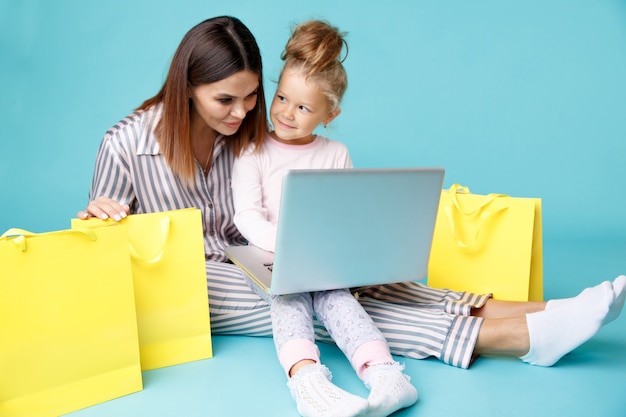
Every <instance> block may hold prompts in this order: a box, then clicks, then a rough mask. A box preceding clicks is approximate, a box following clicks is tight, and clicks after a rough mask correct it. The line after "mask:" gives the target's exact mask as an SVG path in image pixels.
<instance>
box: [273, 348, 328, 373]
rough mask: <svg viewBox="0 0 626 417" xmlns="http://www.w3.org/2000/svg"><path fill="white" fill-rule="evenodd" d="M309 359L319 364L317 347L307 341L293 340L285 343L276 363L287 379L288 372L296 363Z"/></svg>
mask: <svg viewBox="0 0 626 417" xmlns="http://www.w3.org/2000/svg"><path fill="white" fill-rule="evenodd" d="M305 359H310V360H312V361H315V362H317V363H319V361H320V350H319V348H318V347H317V345H316V344H315V343H313V342H311V341H310V340H308V339H294V340H289V341H287V342H286V343H285V344H284V345H283V347H282V349H281V350H280V352H279V353H278V361H279V362H280V365H281V366H282V367H283V370H284V371H285V374H286V375H287V377H289V370H290V369H291V368H292V367H293V366H294V365H295V364H296V363H298V362H300V361H302V360H305Z"/></svg>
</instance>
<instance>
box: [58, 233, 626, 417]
mask: <svg viewBox="0 0 626 417" xmlns="http://www.w3.org/2000/svg"><path fill="white" fill-rule="evenodd" d="M624 273H626V241H625V240H621V241H574V242H570V241H566V240H563V241H558V242H556V241H555V242H548V243H544V277H545V283H544V292H545V296H546V298H552V297H566V296H572V295H575V294H576V293H578V292H579V290H580V289H581V288H583V287H585V286H590V285H595V284H596V283H598V282H599V281H601V280H604V279H613V278H614V277H615V276H617V275H619V274H624ZM213 348H214V357H213V358H212V359H207V360H203V361H197V362H193V363H189V364H184V365H178V366H173V367H169V368H164V369H157V370H153V371H147V372H144V390H143V391H141V392H138V393H136V394H132V395H128V396H125V397H122V398H119V399H116V400H112V401H109V402H106V403H103V404H98V405H95V406H93V407H90V408H87V409H84V410H81V411H77V412H74V413H71V414H69V415H70V416H72V417H111V416H115V417H138V416H146V417H159V416H163V417H165V416H167V417H170V416H177V417H178V416H185V417H196V416H198V417H200V416H202V417H206V416H215V417H241V416H262V417H265V416H268V417H270V416H271V417H280V416H297V412H296V409H295V405H294V403H293V401H292V399H291V397H290V395H289V392H288V389H287V387H286V385H285V378H284V375H283V374H282V370H281V369H280V367H279V366H278V363H277V361H276V358H275V353H274V346H273V344H272V340H271V339H269V338H250V337H239V336H237V337H235V336H215V337H214V347H213ZM320 350H321V352H322V360H323V361H324V362H325V364H326V365H327V366H328V367H329V368H330V369H331V370H332V371H333V373H334V381H335V382H336V383H337V384H338V385H339V386H341V387H343V388H346V389H348V390H349V391H352V392H354V393H356V394H360V395H363V396H366V395H367V390H366V388H365V387H364V386H363V385H362V383H361V382H360V380H358V379H357V377H356V376H355V375H354V374H353V372H352V370H351V368H350V366H349V364H348V362H347V360H346V359H345V358H344V357H343V356H342V355H341V353H340V352H339V350H338V349H337V348H336V347H335V346H332V345H324V344H321V345H320ZM399 359H400V360H401V361H403V362H404V363H405V364H406V373H407V374H408V375H410V376H411V377H412V381H413V383H414V384H415V386H416V387H417V389H418V391H419V393H420V398H419V400H418V402H417V404H416V405H414V406H413V407H411V408H409V409H406V410H402V411H399V412H397V413H395V414H394V416H398V417H401V416H405V417H406V416H415V417H418V416H419V417H435V416H437V417H441V416H446V415H455V414H457V413H459V414H460V415H462V416H464V417H474V416H481V417H485V416H494V417H515V416H534V417H536V416H551V417H554V416H568V417H573V416H598V417H624V416H626V395H625V394H626V314H625V315H622V316H621V317H620V318H618V319H617V320H616V321H615V322H613V323H611V324H609V325H608V326H606V327H604V328H603V329H602V330H601V331H600V332H599V333H598V334H597V335H596V337H595V338H594V339H592V340H590V341H588V342H587V343H585V344H583V345H582V346H581V347H579V348H578V349H576V350H575V351H573V352H572V353H570V354H569V355H567V356H565V357H564V358H563V359H562V360H561V361H560V362H559V363H558V364H557V365H555V366H553V367H551V368H541V367H535V366H530V365H526V364H524V363H523V362H521V361H519V360H518V359H515V358H491V357H481V358H478V359H477V360H476V362H474V364H473V365H472V366H471V368H470V369H469V370H462V369H457V368H453V367H451V366H447V365H444V364H442V363H440V362H438V361H436V360H422V361H419V360H411V359H409V360H406V359H403V358H399Z"/></svg>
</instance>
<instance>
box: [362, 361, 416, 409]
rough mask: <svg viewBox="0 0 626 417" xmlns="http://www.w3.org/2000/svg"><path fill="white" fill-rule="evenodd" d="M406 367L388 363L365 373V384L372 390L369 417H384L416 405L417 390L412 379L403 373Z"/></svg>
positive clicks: (373, 366) (369, 368) (369, 369)
mask: <svg viewBox="0 0 626 417" xmlns="http://www.w3.org/2000/svg"><path fill="white" fill-rule="evenodd" d="M403 369H404V366H401V365H400V364H399V363H398V362H388V363H384V364H377V365H372V366H370V367H368V368H367V369H366V370H365V372H363V382H365V386H366V387H368V388H369V389H370V395H369V397H368V398H367V400H368V402H369V406H370V408H369V412H368V414H367V415H368V417H384V416H388V415H389V414H391V413H393V412H395V411H397V410H399V409H401V408H405V407H408V406H410V405H413V404H415V402H416V401H417V390H416V389H415V387H414V386H413V385H411V383H410V379H411V378H410V377H409V376H408V375H405V374H403V373H402V370H403Z"/></svg>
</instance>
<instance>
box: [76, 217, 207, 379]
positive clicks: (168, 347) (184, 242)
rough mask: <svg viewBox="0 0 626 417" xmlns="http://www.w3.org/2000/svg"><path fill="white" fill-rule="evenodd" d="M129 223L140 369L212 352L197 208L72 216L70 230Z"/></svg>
mask: <svg viewBox="0 0 626 417" xmlns="http://www.w3.org/2000/svg"><path fill="white" fill-rule="evenodd" d="M119 225H123V226H127V227H128V240H129V244H130V252H131V260H132V262H131V263H132V271H133V282H134V287H135V304H136V305H137V324H138V331H139V349H140V354H141V369H142V370H149V369H155V368H161V367H164V366H170V365H176V364H180V363H185V362H191V361H194V360H199V359H206V358H210V357H212V356H213V351H212V345H211V324H210V318H209V303H208V293H207V281H206V267H205V258H204V237H203V232H202V218H201V214H200V210H198V209H195V208H190V209H182V210H173V211H167V212H160V213H148V214H135V215H131V216H128V217H127V218H125V219H123V220H122V221H120V222H114V221H112V220H106V221H103V220H100V219H95V218H92V219H87V220H80V219H72V228H76V227H79V228H84V227H109V228H110V227H117V226H119Z"/></svg>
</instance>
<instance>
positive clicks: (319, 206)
mask: <svg viewBox="0 0 626 417" xmlns="http://www.w3.org/2000/svg"><path fill="white" fill-rule="evenodd" d="M443 177H444V169H443V168H390V169H389V168H369V169H357V168H353V169H313V170H311V169H303V170H288V171H287V172H286V173H285V176H284V178H283V186H282V187H283V188H282V194H281V201H280V211H279V217H278V226H277V234H276V247H275V253H272V252H267V251H265V250H263V249H260V248H258V247H256V246H253V245H247V246H230V247H227V248H226V255H227V256H228V258H229V259H230V260H231V261H232V262H233V263H234V264H235V265H237V266H239V267H240V268H241V269H242V270H243V271H244V272H245V273H246V274H247V275H248V276H249V277H250V278H251V279H252V281H253V282H254V283H255V284H256V285H257V286H258V287H259V288H260V289H261V290H262V291H265V292H267V293H269V294H276V295H280V294H290V293H299V292H309V291H323V290H330V289H337V288H353V287H360V286H366V285H376V284H386V283H394V282H406V281H417V280H422V279H424V278H425V277H426V274H427V270H428V258H429V256H430V248H431V243H432V238H433V232H434V228H435V220H436V217H437V208H438V206H439V197H440V196H441V190H442V186H443Z"/></svg>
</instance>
